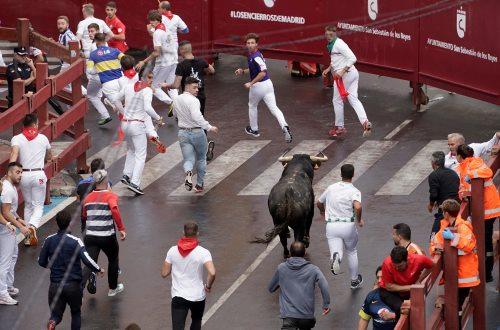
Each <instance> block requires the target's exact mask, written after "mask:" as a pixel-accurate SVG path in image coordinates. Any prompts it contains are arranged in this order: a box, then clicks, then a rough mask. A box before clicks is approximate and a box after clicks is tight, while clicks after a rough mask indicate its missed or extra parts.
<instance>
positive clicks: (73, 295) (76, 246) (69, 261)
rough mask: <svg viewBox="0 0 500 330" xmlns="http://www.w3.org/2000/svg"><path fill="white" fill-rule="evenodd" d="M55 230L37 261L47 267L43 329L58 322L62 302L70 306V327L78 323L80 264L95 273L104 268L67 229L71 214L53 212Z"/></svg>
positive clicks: (80, 296)
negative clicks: (46, 310) (46, 317)
mask: <svg viewBox="0 0 500 330" xmlns="http://www.w3.org/2000/svg"><path fill="white" fill-rule="evenodd" d="M56 222H57V226H58V227H59V231H58V232H57V233H56V234H53V235H50V236H49V237H47V239H46V240H45V242H44V244H43V247H42V251H41V252H40V256H39V257H38V264H39V265H40V266H42V267H44V268H50V286H49V307H50V320H49V322H48V324H47V329H55V327H56V325H57V324H59V322H61V320H62V317H63V314H64V309H65V308H66V304H68V305H69V307H70V309H71V330H78V329H80V326H81V307H82V296H83V290H82V285H81V282H82V265H81V263H80V260H81V261H83V263H84V264H85V265H86V266H87V267H89V268H90V269H92V270H93V271H94V272H96V273H99V275H101V276H102V275H103V274H104V269H102V268H101V267H99V265H98V264H97V263H96V262H95V261H94V260H92V258H90V256H89V255H88V253H87V251H86V250H85V246H84V245H83V242H82V241H81V240H80V239H79V238H78V237H75V236H73V235H71V234H70V233H69V225H70V223H71V214H69V213H68V212H66V211H61V212H59V213H57V215H56Z"/></svg>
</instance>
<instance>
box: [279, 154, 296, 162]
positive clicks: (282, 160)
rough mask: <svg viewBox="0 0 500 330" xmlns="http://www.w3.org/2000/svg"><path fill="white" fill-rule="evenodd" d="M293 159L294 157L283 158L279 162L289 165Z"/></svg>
mask: <svg viewBox="0 0 500 330" xmlns="http://www.w3.org/2000/svg"><path fill="white" fill-rule="evenodd" d="M292 158H293V156H281V157H280V158H278V162H282V163H287V162H289V161H291V160H292Z"/></svg>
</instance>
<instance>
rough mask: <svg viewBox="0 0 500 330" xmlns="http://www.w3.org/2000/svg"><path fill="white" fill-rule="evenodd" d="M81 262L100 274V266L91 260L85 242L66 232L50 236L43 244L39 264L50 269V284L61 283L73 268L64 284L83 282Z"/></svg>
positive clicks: (61, 231)
mask: <svg viewBox="0 0 500 330" xmlns="http://www.w3.org/2000/svg"><path fill="white" fill-rule="evenodd" d="M80 260H81V261H83V263H84V264H85V265H86V266H87V267H89V268H90V269H91V270H92V271H94V272H99V271H100V270H101V269H100V268H99V265H97V263H96V262H95V261H94V260H92V258H90V256H89V255H88V253H87V251H86V250H85V246H84V245H83V242H82V241H81V240H80V239H79V238H78V237H75V236H73V235H71V234H69V233H66V231H64V230H60V231H58V232H57V234H53V235H50V236H49V237H47V238H46V239H45V242H44V243H43V247H42V251H40V256H39V257H38V264H39V265H40V266H42V267H44V268H47V267H50V282H52V283H61V282H62V281H63V278H64V274H65V273H66V270H67V269H68V267H71V268H70V270H69V272H68V275H67V277H66V279H65V281H64V283H63V285H64V284H66V283H69V282H81V281H82V265H81V263H80Z"/></svg>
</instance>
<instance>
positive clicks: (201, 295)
mask: <svg viewBox="0 0 500 330" xmlns="http://www.w3.org/2000/svg"><path fill="white" fill-rule="evenodd" d="M165 261H166V262H168V263H169V264H171V265H172V298H173V297H181V298H184V299H186V300H189V301H202V300H204V299H205V297H206V295H205V286H204V285H203V268H204V264H205V263H206V262H209V261H212V255H211V254H210V251H208V250H207V249H205V248H203V247H201V246H199V245H198V246H197V247H195V248H194V249H193V251H191V252H190V253H189V254H188V255H187V256H186V257H182V256H181V254H180V253H179V249H178V248H177V245H174V246H172V247H171V248H170V250H168V253H167V257H166V259H165Z"/></svg>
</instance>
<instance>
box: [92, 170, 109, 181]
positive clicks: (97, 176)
mask: <svg viewBox="0 0 500 330" xmlns="http://www.w3.org/2000/svg"><path fill="white" fill-rule="evenodd" d="M107 177H108V172H107V171H106V170H97V171H95V172H94V173H93V174H92V178H94V182H95V183H96V184H97V183H101V182H102V181H103V180H104V179H106V178H107Z"/></svg>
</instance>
